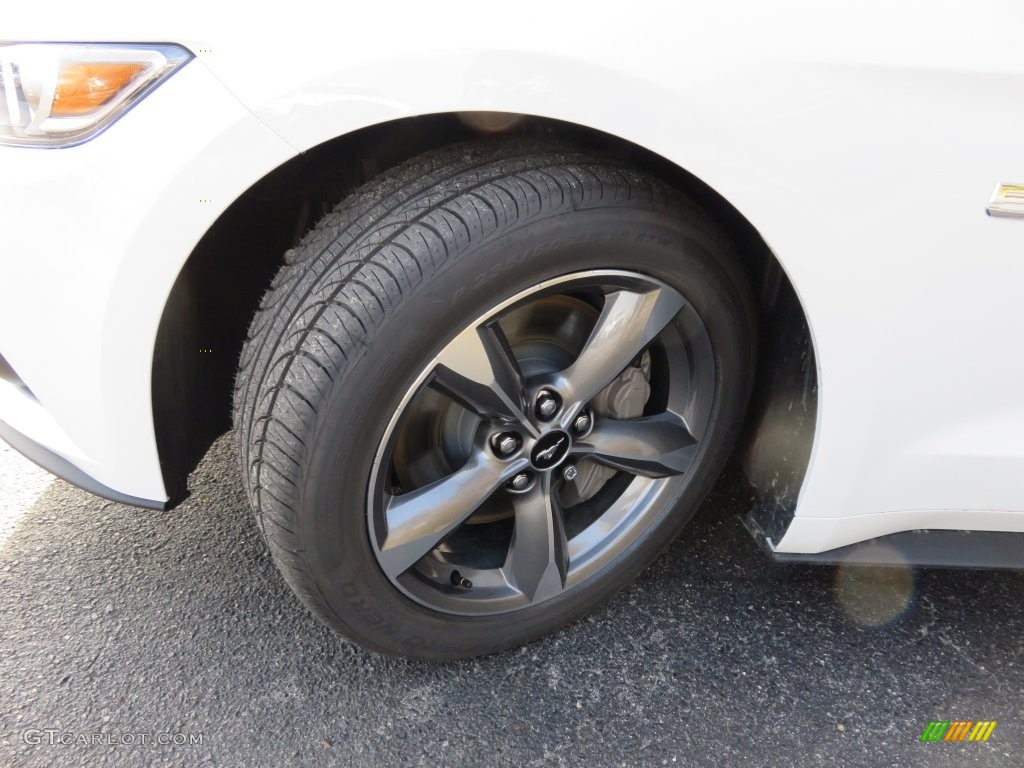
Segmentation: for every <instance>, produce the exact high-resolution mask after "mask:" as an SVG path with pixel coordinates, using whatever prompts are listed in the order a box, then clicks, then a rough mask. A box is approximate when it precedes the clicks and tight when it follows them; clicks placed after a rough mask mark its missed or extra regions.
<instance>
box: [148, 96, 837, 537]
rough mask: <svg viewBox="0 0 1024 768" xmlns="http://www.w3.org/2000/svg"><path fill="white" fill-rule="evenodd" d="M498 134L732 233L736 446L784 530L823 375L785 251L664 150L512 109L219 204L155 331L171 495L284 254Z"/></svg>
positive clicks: (340, 160) (441, 121) (390, 141)
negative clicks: (555, 152) (677, 195)
mask: <svg viewBox="0 0 1024 768" xmlns="http://www.w3.org/2000/svg"><path fill="white" fill-rule="evenodd" d="M498 132H500V133H503V134H508V133H519V134H524V135H544V136H550V137H555V138H558V139H559V140H561V141H566V142H570V143H573V144H576V145H579V146H581V147H583V148H586V149H589V150H592V151H598V152H602V153H605V154H608V155H613V156H615V157H617V158H619V159H622V160H626V161H628V162H630V163H633V164H634V165H636V166H638V167H641V168H643V169H644V170H646V171H648V172H650V173H653V174H655V175H657V176H660V177H661V178H663V179H664V180H666V181H668V182H669V183H671V184H673V185H674V186H676V187H678V188H679V189H681V190H683V191H685V192H686V193H687V194H688V195H689V196H690V197H692V198H694V199H695V200H696V201H697V202H698V203H699V204H700V205H702V206H703V207H704V208H705V209H706V210H708V212H709V213H710V214H711V215H712V216H714V217H715V218H716V219H717V220H718V222H719V224H720V225H721V226H722V227H723V228H724V229H725V230H726V231H727V232H728V233H729V235H730V236H731V237H732V239H733V240H734V241H735V243H736V244H737V246H738V248H739V251H740V254H741V256H742V259H743V263H744V265H745V268H746V272H747V277H748V279H749V280H750V282H751V285H752V286H753V288H754V291H755V295H756V296H757V300H758V311H759V323H760V334H759V335H760V341H761V345H760V346H761V350H762V353H761V358H760V364H759V370H758V374H757V378H756V382H755V393H754V400H753V403H752V407H751V409H750V414H749V416H748V429H747V430H746V432H745V435H746V437H745V438H744V439H743V440H742V441H741V450H742V451H743V453H742V454H740V455H741V457H742V458H743V462H744V467H745V469H746V470H747V474H748V477H749V478H750V479H751V481H752V482H753V483H754V484H755V486H756V487H758V488H759V496H760V499H759V501H758V503H757V506H756V510H760V511H759V512H758V514H759V515H760V523H759V524H760V525H761V527H762V528H768V529H770V530H771V531H772V532H773V533H774V534H775V535H778V533H779V531H780V530H784V529H785V526H786V525H787V524H788V522H789V519H791V517H792V514H793V511H794V509H795V506H796V500H797V495H798V493H799V489H800V486H801V485H802V482H803V477H804V474H805V472H806V468H807V464H808V461H809V457H810V449H811V444H812V441H813V436H814V427H815V420H816V419H815V416H816V412H817V376H816V368H815V363H814V353H813V349H812V346H811V339H810V334H809V332H808V330H807V320H806V317H805V315H804V313H803V310H802V308H801V307H800V303H799V300H798V299H797V296H796V292H795V291H794V289H793V286H792V285H791V284H790V282H789V279H788V278H787V276H786V274H785V272H784V271H783V269H782V266H781V264H780V263H779V261H778V259H777V258H776V257H775V255H774V254H773V253H772V252H771V250H770V249H769V248H768V246H767V245H766V243H765V241H764V239H763V238H762V237H761V235H760V234H759V233H758V232H757V230H756V229H755V228H754V227H753V226H752V225H751V224H750V222H749V221H748V220H747V219H746V218H745V217H744V216H743V215H742V214H741V213H740V212H739V211H737V210H736V209H735V208H734V207H733V206H732V205H731V204H730V203H729V202H728V201H726V200H725V199H724V198H723V197H721V195H719V194H718V193H717V192H715V191H714V190H713V189H712V188H711V187H710V186H708V185H707V184H705V183H704V182H703V181H701V180H700V179H698V178H696V177H695V176H693V175H692V174H690V173H688V172H687V171H686V170H684V169H682V168H680V167H679V166H677V165H676V164H674V163H672V162H671V161H669V160H667V159H665V158H664V157H661V156H659V155H657V154H654V153H652V152H650V151H648V150H646V149H644V148H642V147H640V146H637V145H636V144H633V143H630V142H628V141H626V140H624V139H621V138H618V137H615V136H611V135H609V134H606V133H602V132H599V131H595V130H592V129H589V128H585V127H582V126H579V125H575V124H571V123H565V122H560V121H556V120H550V119H546V118H537V117H528V116H522V115H508V114H505V113H462V114H451V113H445V114H436V115H424V116H420V117H412V118H403V119H400V120H395V121H392V122H388V123H382V124H379V125H374V126H371V127H368V128H365V129H362V130H359V131H355V132H353V133H350V134H346V135H344V136H341V137H339V138H337V139H334V140H332V141H328V142H326V143H324V144H321V145H319V146H317V147H314V148H313V149H310V150H308V151H306V152H304V153H302V154H300V155H298V156H296V157H295V158H293V159H291V160H289V161H288V162H287V163H285V164H283V165H281V166H280V167H278V168H276V169H274V170H273V171H271V172H270V173H268V174H267V175H266V176H264V177H263V178H262V179H260V180H259V181H258V182H256V183H255V184H254V185H252V186H251V187H250V188H249V189H248V190H246V191H245V193H243V194H242V195H241V196H240V197H239V198H238V199H237V200H235V202H234V203H232V204H231V205H230V206H229V207H228V208H227V209H226V210H225V211H224V212H223V213H222V214H221V216H220V217H219V218H218V219H217V221H216V222H215V223H214V224H213V225H212V226H211V227H210V229H209V230H208V231H207V232H206V233H205V235H204V236H203V237H202V239H201V240H200V241H199V243H198V244H197V245H196V247H195V248H194V249H193V251H192V253H191V254H190V255H189V257H188V259H187V261H186V262H185V264H184V266H183V267H182V269H181V272H180V273H179V275H178V277H177V280H176V281H175V283H174V286H173V288H172V290H171V293H170V295H169V297H168V300H167V302H166V304H165V306H164V310H163V314H162V316H161V321H160V326H159V329H158V332H157V339H156V347H155V349H154V355H153V371H152V399H153V422H154V430H155V434H156V441H157V449H158V452H159V456H160V465H161V471H162V474H163V479H164V486H165V488H166V490H167V493H168V495H169V496H170V501H169V506H174V505H175V504H177V503H180V501H181V500H182V499H184V498H185V496H186V495H187V479H188V474H189V473H190V472H191V471H192V470H193V469H194V468H195V466H196V465H197V464H198V462H199V460H200V459H201V458H202V457H203V455H204V454H205V453H206V450H207V449H208V448H209V446H210V445H211V444H212V442H213V441H214V440H215V439H216V438H217V437H218V436H220V435H221V434H223V433H224V432H225V431H226V430H228V429H229V428H230V426H231V395H232V390H233V385H234V378H235V375H236V370H237V365H238V359H239V355H240V352H241V348H242V344H243V342H244V341H245V335H246V331H247V329H248V326H249V322H250V320H251V319H252V317H253V315H254V314H255V312H256V308H257V306H258V304H259V300H260V297H261V296H262V295H263V293H264V291H265V290H266V289H267V287H268V286H269V284H270V282H271V280H272V278H273V276H274V274H275V273H276V272H277V270H278V269H279V267H280V266H281V264H282V263H283V257H284V253H285V251H287V250H288V249H289V248H291V247H293V246H294V245H296V244H297V243H298V241H299V240H300V239H301V237H302V236H303V235H304V234H305V232H306V231H307V230H309V229H310V228H311V227H312V226H313V225H315V224H316V222H317V221H318V220H319V219H320V217H321V216H323V215H324V214H326V213H327V212H328V211H330V210H331V209H332V208H333V207H334V205H336V204H337V203H338V202H339V201H340V200H341V199H342V198H344V197H345V195H346V194H348V193H349V192H351V191H352V190H354V189H356V188H357V187H358V186H360V185H361V184H363V183H365V182H366V181H367V180H369V179H370V178H372V177H373V176H375V175H377V174H378V173H380V172H381V171H383V170H385V169H387V168H389V167H391V166H394V165H396V164H398V163H400V162H403V161H404V160H407V159H409V158H411V157H413V156H415V155H417V154H419V153H421V152H424V151H427V150H430V149H433V148H436V147H439V146H442V145H445V144H448V143H452V142H454V141H460V140H465V139H469V138H473V137H479V136H485V135H488V134H491V133H498ZM794 402H795V403H796V404H797V405H798V408H797V410H796V413H795V414H794V415H792V416H791V417H788V419H787V417H785V416H781V417H780V415H779V414H780V413H791V414H792V413H793V410H792V405H793V403H794ZM779 418H782V419H783V420H784V421H785V424H784V425H783V431H784V432H785V434H786V436H787V439H786V440H785V441H784V442H782V443H777V441H775V437H776V436H777V435H778V429H779ZM773 441H775V442H773ZM775 448H778V450H774V449H775ZM780 478H781V480H782V482H779V480H780ZM771 480H774V481H775V482H774V484H772V482H771Z"/></svg>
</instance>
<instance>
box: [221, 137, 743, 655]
mask: <svg viewBox="0 0 1024 768" xmlns="http://www.w3.org/2000/svg"><path fill="white" fill-rule="evenodd" d="M285 260H286V264H285V265H284V266H283V267H282V268H281V270H280V272H279V273H278V274H277V276H276V277H275V279H274V281H273V284H272V287H271V289H270V290H269V291H268V293H267V294H266V296H265V297H264V299H263V301H262V303H261V306H260V309H259V311H258V313H257V315H256V317H255V319H254V320H253V322H252V325H251V328H250V332H249V338H248V340H247V342H246V344H245V347H244V350H243V353H242V358H241V363H240V371H239V375H238V379H237V383H236V390H235V400H234V419H235V430H236V438H237V442H238V447H239V451H240V455H241V468H242V472H243V476H244V481H245V485H246V488H247V491H248V494H249V498H250V500H251V503H252V506H253V509H254V511H255V515H256V519H257V521H258V523H259V526H260V529H261V530H262V532H263V534H264V536H265V537H266V540H267V542H268V545H269V546H270V549H271V552H272V553H273V556H274V559H275V561H276V562H277V564H278V566H279V567H280V569H281V571H282V573H283V574H284V576H285V578H286V580H287V581H288V583H289V584H290V585H291V587H292V588H293V589H294V590H295V592H296V593H297V594H298V596H299V597H300V598H301V599H302V600H303V602H304V603H305V604H306V605H307V606H308V607H309V609H310V610H311V611H312V612H313V613H314V614H315V615H316V616H317V617H318V618H319V619H320V620H321V621H323V622H324V623H325V624H327V625H328V626H330V627H332V628H333V629H335V630H336V631H337V632H339V633H340V634H342V635H343V636H345V637H347V638H349V639H351V640H353V641H355V642H357V643H359V644H361V645H363V646H365V647H367V648H371V649H374V650H377V651H382V652H385V653H389V654H396V655H406V656H413V657H421V658H432V659H452V658H460V657H467V656H474V655H480V654H486V653H492V652H495V651H498V650H501V649H504V648H508V647H511V646H515V645H519V644H522V643H525V642H528V641H531V640H533V639H535V638H538V637H540V636H542V635H544V634H546V633H549V632H551V631H553V630H556V629H558V628H560V627H562V626H563V625H565V624H567V623H568V622H571V621H573V620H574V619H576V618H578V617H580V616H582V615H584V614H586V613H588V612H589V611H591V610H592V609H593V608H594V607H595V606H597V605H598V604H600V603H601V602H602V601H604V600H606V599H607V598H608V597H609V596H610V595H612V594H613V593H614V592H615V591H617V590H618V589H620V588H621V587H623V586H624V585H625V584H627V583H628V582H629V581H630V580H632V579H633V578H634V577H635V576H636V575H637V574H638V573H639V572H640V570H641V569H643V568H644V567H645V566H646V565H648V564H649V563H650V562H651V561H652V560H653V559H654V557H655V556H656V555H657V554H658V553H659V552H660V551H661V550H662V549H663V548H664V547H665V546H666V545H667V544H668V543H669V542H670V541H671V540H672V539H673V538H674V537H675V536H676V535H677V534H678V533H679V531H680V530H681V529H682V527H683V526H684V524H685V523H686V522H687V521H688V520H689V518H690V517H691V515H692V514H693V513H694V511H695V510H696V509H697V507H698V506H699V504H700V502H701V501H702V499H703V497H704V496H705V495H706V493H707V491H708V490H709V489H710V487H711V485H712V483H713V482H714V480H715V479H716V477H717V476H718V474H719V473H720V472H721V469H722V467H723V465H724V463H725V461H726V458H727V457H728V454H729V452H730V450H731V448H732V445H733V443H734V441H735V438H736V435H737V432H738V429H739V426H740V423H741V421H742V418H743V415H744V411H745V408H746V403H747V399H748V396H749V391H750V387H751V377H752V372H753V369H754V345H753V339H754V336H755V333H754V313H753V311H752V301H751V298H750V292H749V288H748V286H747V285H746V283H745V280H744V278H743V271H742V270H741V269H740V267H739V265H738V263H737V260H736V256H735V254H734V249H733V247H732V245H731V244H730V242H729V240H728V238H727V237H726V236H725V235H724V234H723V233H722V231H721V230H720V229H719V228H718V227H717V226H716V225H715V223H714V222H713V221H712V220H711V219H710V218H709V217H708V216H707V215H706V214H705V213H703V212H702V211H701V210H700V209H699V208H697V207H696V206H695V205H694V204H693V203H692V202H690V201H689V200H688V199H686V198H685V197H683V196H682V195H680V194H679V193H678V192H676V191H675V190H673V189H671V188H669V187H668V186H666V185H665V184H663V183H662V182H660V181H658V180H656V179H654V178H652V177H651V176H649V175H647V174H644V173H641V172H639V171H637V170H635V169H633V168H631V167H629V166H626V165H623V164H621V163H619V162H617V161H614V160H609V159H607V158H602V157H600V156H594V155H591V154H586V153H581V152H577V151H574V150H571V149H566V148H564V147H560V146H558V145H552V144H550V143H546V142H538V141H533V140H524V139H511V140H488V141H480V142H474V143H469V144H463V145H457V146H452V147H448V148H444V149H441V150H437V151H434V152H431V153H428V154H426V155H423V156H421V157H419V158H416V159H414V160H412V161H410V162H408V163H405V164H404V165H402V166H400V167H398V168H395V169H393V170H391V171H389V172H388V173H386V174H384V175H382V176H380V177H379V178H377V179H376V180H374V181H372V182H371V183H369V184H367V185H366V186H365V187H363V188H362V189H360V190H359V191H357V192H356V193H354V194H353V195H352V196H350V197H349V198H348V199H347V200H345V201H344V202H343V203H341V204H340V205H339V206H338V207H337V208H336V209H335V211H334V212H332V213H331V214H329V215H328V216H326V217H325V218H324V219H323V220H322V221H321V222H320V223H319V225H318V226H317V228H316V229H315V230H313V231H312V232H310V233H309V234H308V235H307V236H306V237H305V238H304V240H303V242H302V243H301V245H300V246H299V247H298V248H296V249H294V250H292V251H289V252H288V254H286V259H285ZM623 268H625V269H629V270H634V271H637V272H639V273H643V274H645V275H649V276H651V277H652V278H656V279H657V280H658V281H662V282H663V283H665V284H667V285H668V286H671V287H672V288H674V289H675V290H677V291H678V292H679V293H680V294H681V295H682V296H684V297H685V299H686V300H687V302H689V304H690V305H692V306H693V308H694V309H695V310H696V312H697V313H698V315H699V317H700V318H701V319H702V321H703V324H704V326H705V327H706V330H707V336H708V338H709V339H710V344H711V348H712V349H713V357H714V366H713V367H714V374H713V379H714V397H713V406H712V407H711V408H710V411H709V416H708V422H707V424H708V426H707V428H706V430H705V433H704V435H703V438H702V439H701V441H700V445H699V451H698V453H697V455H696V458H695V459H694V461H693V464H692V465H690V467H689V469H688V471H687V473H686V476H687V478H688V479H687V482H686V484H685V486H684V487H683V489H682V490H681V492H679V493H678V494H677V495H676V496H674V497H673V499H672V503H666V504H662V505H661V507H660V508H658V509H656V510H655V511H654V512H652V517H651V518H650V520H649V522H648V523H647V524H646V526H645V528H644V530H643V531H642V532H641V534H640V535H639V538H637V539H636V541H633V542H631V544H630V546H629V547H628V548H626V549H625V550H624V551H623V552H622V553H621V554H619V555H618V556H617V557H616V559H615V561H614V562H613V563H612V564H611V565H610V566H608V567H606V568H604V570H602V571H600V572H599V573H597V574H596V575H595V576H593V577H592V578H589V579H588V580H586V581H584V582H583V583H581V584H579V585H578V586H576V587H575V588H573V589H571V590H567V591H566V592H565V593H563V594H561V595H559V596H557V597H554V598H552V599H548V600H545V601H544V602H540V603H537V604H531V605H529V606H527V607H523V608H521V609H520V610H515V611H510V612H506V613H497V614H487V615H454V614H451V613H445V612H442V611H439V610H434V609H432V608H430V607H428V606H427V605H424V604H422V603H421V602H418V601H417V600H414V599H412V598H411V597H410V595H409V594H406V593H404V592H403V591H402V590H400V589H399V588H397V587H396V584H395V583H394V582H393V581H392V580H390V579H389V578H388V576H387V575H385V573H384V571H383V570H382V568H381V566H380V565H379V564H378V560H377V555H376V554H375V549H374V544H373V542H372V541H371V532H370V523H369V522H368V521H369V517H368V514H367V507H368V503H369V502H368V498H369V497H368V483H369V478H370V477H371V474H372V469H373V467H372V463H373V461H374V456H375V451H376V450H377V448H378V445H379V444H380V441H381V440H382V436H383V435H384V434H385V432H386V430H387V429H389V427H388V424H389V422H390V420H391V418H392V416H393V415H394V414H395V413H396V410H397V409H398V408H399V405H400V403H401V402H402V398H403V395H404V394H405V393H406V392H407V390H408V389H409V387H410V385H411V384H412V382H413V380H414V379H415V377H416V376H417V374H418V372H419V371H420V370H421V369H423V366H424V365H426V364H427V362H428V361H430V360H431V359H432V358H433V357H434V356H435V355H436V354H437V353H438V351H439V350H440V349H442V348H443V347H444V345H445V344H446V343H447V342H448V341H449V340H450V339H451V338H452V336H453V335H454V334H455V333H457V332H458V331H459V329H461V328H463V327H465V326H466V325H467V323H470V322H471V321H473V320H474V318H478V317H480V316H482V315H483V314H484V313H486V312H488V311H489V310H490V309H491V308H493V307H495V306H497V305H498V304H500V303H501V302H502V301H504V300H506V299H508V298H509V297H510V296H513V295H515V294H517V293H518V292H520V291H523V290H527V289H530V288H531V287H532V286H535V285H536V284H538V283H540V282H542V281H544V280H547V279H550V278H556V277H559V276H560V275H564V274H567V273H575V272H577V271H585V270H599V269H606V270H613V269H623ZM709 402H710V401H709Z"/></svg>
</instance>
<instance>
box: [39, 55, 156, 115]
mask: <svg viewBox="0 0 1024 768" xmlns="http://www.w3.org/2000/svg"><path fill="white" fill-rule="evenodd" d="M146 66H147V65H146V64H145V63H144V62H138V61H131V62H89V63H66V64H63V65H62V66H61V69H60V77H58V79H57V88H56V90H55V92H54V95H53V107H52V109H51V111H50V114H51V115H52V116H53V117H78V116H80V115H88V114H89V113H91V112H95V111H96V110H97V109H99V108H100V107H102V106H103V105H104V104H106V103H107V102H108V101H110V100H111V99H112V98H114V96H116V95H117V93H118V92H119V91H120V90H121V89H122V88H124V87H125V86H126V85H127V84H128V83H130V82H131V81H132V78H134V77H135V76H136V75H137V74H139V72H141V71H142V70H143V69H145V68H146Z"/></svg>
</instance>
